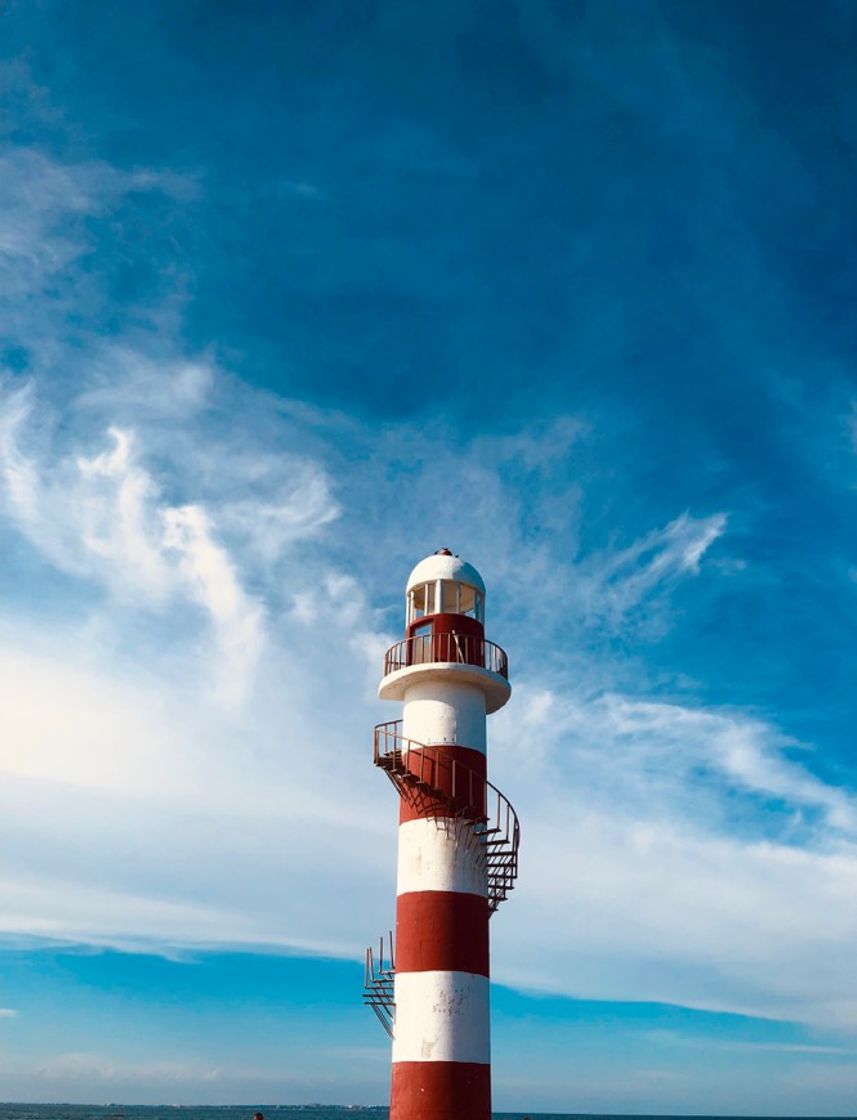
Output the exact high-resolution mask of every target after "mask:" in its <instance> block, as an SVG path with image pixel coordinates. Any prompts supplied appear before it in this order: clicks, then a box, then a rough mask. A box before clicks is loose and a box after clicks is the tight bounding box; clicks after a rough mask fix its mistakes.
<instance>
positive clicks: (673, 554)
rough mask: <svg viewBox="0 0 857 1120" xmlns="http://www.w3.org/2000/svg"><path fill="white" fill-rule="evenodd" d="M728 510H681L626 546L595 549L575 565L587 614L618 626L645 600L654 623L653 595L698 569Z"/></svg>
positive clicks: (720, 531) (723, 528)
mask: <svg viewBox="0 0 857 1120" xmlns="http://www.w3.org/2000/svg"><path fill="white" fill-rule="evenodd" d="M726 524H727V515H726V514H725V513H715V514H712V515H711V516H709V517H701V518H696V517H693V516H692V515H691V514H690V513H687V512H685V513H682V514H681V515H680V516H679V517H676V518H675V519H674V520H673V521H671V522H670V523H669V524H668V525H666V526H664V528H663V529H656V530H653V531H652V532H650V533H647V534H646V535H645V536H643V537H641V538H640V539H639V540H636V541H634V542H633V543H632V544H630V545H628V546H627V547H626V548H620V549H613V550H609V551H606V552H600V553H596V554H594V555H592V556H590V557H588V558H587V559H586V560H584V561H583V562H582V563H581V564H579V565H578V567H577V573H576V574H577V595H578V600H579V602H580V604H581V607H582V609H583V610H584V612H585V614H586V616H587V617H588V618H589V619H590V620H592V621H595V622H597V623H598V624H599V625H608V626H611V627H613V628H618V627H620V626H622V625H626V624H627V622H628V618H629V616H630V615H632V614H633V613H634V612H635V611H637V610H638V608H640V607H642V606H643V605H645V607H646V609H647V612H648V615H647V618H646V623H647V625H652V622H653V604H652V600H653V598H654V597H656V596H657V595H658V594H660V593H662V592H664V591H665V590H667V589H669V587H670V586H672V585H673V584H675V583H676V582H677V581H678V580H680V579H683V578H686V577H688V576H694V575H697V574H698V573H699V569H700V562H701V561H702V558H703V557H704V556H705V554H706V552H707V551H708V549H709V548H710V547H711V546H712V545H713V544H714V542H715V541H716V540H717V539H718V538H719V537H721V536H722V535H723V534H724V533H725V531H726Z"/></svg>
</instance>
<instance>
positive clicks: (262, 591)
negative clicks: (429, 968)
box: [0, 152, 857, 1064]
mask: <svg viewBox="0 0 857 1120" xmlns="http://www.w3.org/2000/svg"><path fill="white" fill-rule="evenodd" d="M3 167H5V169H6V171H7V172H8V177H7V179H6V181H5V183H4V189H5V190H6V191H7V192H9V193H8V200H9V202H10V204H11V205H10V213H11V217H10V218H9V219H8V222H7V223H6V224H4V225H3V226H0V269H6V271H7V274H8V275H9V277H10V278H11V283H10V285H9V287H8V288H7V289H6V298H7V300H8V303H7V307H10V308H12V310H13V316H12V318H13V320H14V325H15V330H17V331H18V332H19V334H20V335H21V337H22V338H24V339H26V340H30V339H35V340H38V339H40V338H41V339H43V340H46V341H43V342H42V343H38V344H37V343H36V342H34V344H33V345H34V350H35V351H36V353H35V358H34V364H33V369H34V372H32V374H31V375H30V379H29V382H28V383H27V384H26V385H25V384H22V383H21V381H20V379H19V378H17V377H15V378H12V377H10V378H9V379H8V380H7V381H5V382H4V383H3V385H2V397H0V484H2V499H0V517H2V523H0V528H2V531H3V532H4V533H5V534H7V537H6V539H8V540H11V539H12V537H13V536H14V537H15V540H16V541H21V540H22V541H26V542H28V546H29V547H30V548H31V549H32V554H33V556H34V557H37V558H38V559H39V561H40V563H41V565H42V566H46V567H49V568H51V569H53V570H55V571H59V572H62V573H65V575H66V576H67V577H68V584H67V596H68V598H67V602H66V604H65V607H64V610H63V611H56V612H54V611H52V610H51V608H50V604H48V603H45V602H43V601H42V597H41V590H42V588H41V585H40V584H39V582H38V580H39V577H38V574H37V573H36V574H34V575H33V577H32V580H33V582H32V584H26V586H24V585H22V586H20V587H19V588H17V589H16V591H17V593H16V596H15V598H14V601H9V602H8V603H6V604H4V611H3V613H2V614H0V766H2V768H3V772H4V781H3V783H2V784H0V800H2V802H3V812H2V814H0V820H2V822H3V823H2V828H3V830H4V832H5V835H4V838H3V842H2V848H3V850H4V853H8V858H7V857H5V856H4V870H3V883H2V887H1V888H0V889H2V896H3V905H2V906H0V929H3V930H5V931H6V932H13V933H16V934H39V935H43V936H46V937H51V938H56V939H63V938H69V939H79V940H82V941H89V942H91V943H94V944H114V945H117V946H121V947H131V946H134V945H135V944H136V945H139V944H141V943H143V942H145V943H146V944H147V945H161V946H162V947H163V951H169V947H170V946H171V945H175V944H177V943H179V944H192V943H197V944H211V943H214V942H218V941H219V942H220V943H230V944H240V945H245V946H246V945H256V946H259V947H264V946H269V945H279V946H282V945H290V946H292V947H298V948H301V949H305V950H307V951H309V950H312V949H315V950H317V951H325V952H330V953H337V954H348V953H349V952H352V951H353V952H354V954H355V955H357V953H359V951H360V946H361V945H362V944H363V943H364V941H368V940H370V939H372V938H373V937H374V936H375V934H376V932H377V930H378V929H382V928H386V926H387V924H388V922H389V920H390V917H391V909H392V906H393V885H392V880H393V874H394V859H393V854H392V849H391V848H390V843H391V840H392V837H393V835H394V827H395V825H394V822H395V809H396V807H395V804H394V802H393V801H392V800H391V797H390V794H389V791H388V789H387V786H386V784H385V783H383V782H382V781H381V780H380V775H379V774H376V773H373V770H372V767H371V765H370V757H371V752H370V728H371V725H372V723H373V722H375V721H376V720H377V719H379V718H382V715H383V716H389V715H391V714H392V712H384V713H382V712H380V711H379V708H378V705H376V703H375V701H374V698H373V689H374V683H375V681H376V679H377V674H378V668H379V663H380V656H379V655H380V653H381V651H382V650H383V647H384V643H385V641H386V640H388V639H392V638H394V637H396V636H398V632H399V630H400V625H401V601H400V598H399V595H400V590H401V589H400V588H399V587H398V586H397V585H396V583H395V579H396V575H395V573H397V572H398V573H400V574H401V577H402V579H404V576H405V575H406V573H407V570H408V567H409V566H410V564H412V563H413V562H414V561H415V560H416V559H418V557H419V555H420V554H422V553H426V552H429V551H431V550H433V549H434V548H436V547H438V546H439V545H440V544H446V543H449V544H451V545H453V546H455V547H456V549H457V550H461V551H462V552H466V553H468V555H469V556H470V557H471V558H472V559H473V560H474V561H475V562H476V563H477V564H478V565H479V566H480V568H481V569H482V570H483V574H484V575H485V576H486V579H487V580H488V583H489V590H490V597H489V604H488V609H489V618H491V619H492V626H494V621H493V620H496V619H504V620H505V621H506V623H507V626H508V627H509V630H510V632H509V635H508V637H509V641H510V643H514V644H515V646H516V650H515V652H516V655H518V656H519V657H520V659H521V661H522V662H523V663H524V664H525V665H526V666H528V668H527V669H525V671H524V673H523V674H522V675H521V676H519V677H516V679H515V689H516V691H515V696H514V699H513V702H512V705H511V706H510V707H509V708H508V709H507V710H505V711H504V712H503V713H502V714H501V715H500V716H498V717H496V718H495V719H493V720H492V749H493V750H494V756H493V763H492V765H493V766H494V767H495V776H496V779H497V782H498V785H500V786H501V787H504V788H505V790H506V792H507V793H508V794H509V795H510V796H511V797H512V799H513V800H514V801H515V803H516V805H517V807H518V809H519V812H520V814H521V818H522V821H523V825H524V849H523V858H522V878H521V882H520V886H519V888H518V890H517V891H516V894H515V896H513V900H512V901H510V903H509V904H508V906H507V907H506V909H505V913H504V914H503V920H502V924H501V926H500V927H498V933H497V937H496V941H495V950H496V952H495V963H496V972H497V975H498V977H499V978H500V979H505V980H507V981H509V982H512V983H516V984H520V985H525V986H531V987H534V988H540V989H553V990H557V991H562V992H564V993H567V994H571V995H585V996H593V997H598V998H616V999H657V1000H666V1001H674V1002H678V1003H684V1004H689V1005H693V1006H704V1007H712V1008H720V1009H731V1010H741V1011H746V1012H750V1013H754V1014H765V1015H775V1016H788V1017H792V1018H798V1019H807V1020H812V1021H816V1022H822V1021H823V1022H829V1023H832V1022H836V1023H843V1024H847V1025H849V1026H854V1025H855V1024H857V985H855V982H854V981H853V980H852V977H853V976H855V975H857V969H855V967H854V965H855V956H854V948H853V946H854V944H855V938H854V932H855V928H857V911H855V903H854V901H853V900H854V898H857V891H855V890H854V887H855V885H857V836H855V827H857V826H855V805H854V795H853V793H851V792H850V791H846V790H843V789H839V788H838V787H836V786H835V785H834V784H832V783H831V782H829V781H825V780H823V779H822V778H821V777H818V776H817V775H816V774H815V773H814V772H813V769H812V753H811V751H809V750H807V749H804V748H803V747H800V746H799V745H798V744H795V743H794V742H793V741H792V740H791V739H790V737H789V736H788V734H787V731H786V730H780V729H778V728H776V727H774V726H772V725H771V724H770V723H769V722H767V721H766V720H765V719H762V718H760V717H759V716H757V715H753V714H748V713H744V712H740V711H735V710H727V709H724V708H716V707H710V706H702V705H697V706H694V705H693V704H692V703H690V702H688V701H682V702H679V701H669V700H664V699H662V698H658V699H652V698H650V697H647V696H646V695H645V693H643V692H641V694H640V695H636V694H634V693H633V691H632V690H631V689H628V688H623V689H620V688H618V687H612V688H606V687H605V686H604V684H603V681H604V680H605V679H606V680H607V681H610V679H611V677H612V675H613V672H614V665H613V664H612V663H611V662H610V661H609V660H608V659H603V660H600V661H598V662H597V663H596V664H587V662H586V658H587V654H588V651H587V650H586V649H585V648H583V647H582V646H581V647H578V646H577V645H576V644H575V637H576V635H577V634H578V633H579V632H580V631H581V630H582V629H585V628H586V627H589V628H590V629H592V628H593V627H603V628H605V629H607V630H608V631H610V632H615V631H616V630H617V629H618V628H619V627H625V626H628V625H629V624H634V625H637V626H643V627H645V625H649V624H651V619H653V618H654V619H656V620H657V624H658V626H660V627H661V628H663V627H664V626H666V625H667V624H668V622H669V617H670V609H669V597H670V596H671V595H672V594H673V593H677V592H678V589H679V588H682V587H692V586H693V580H694V578H695V577H698V576H700V574H701V573H702V572H703V571H704V570H705V568H706V557H708V555H709V550H711V549H712V548H713V547H714V545H715V543H716V542H718V541H719V540H721V539H722V538H724V536H725V534H726V530H727V517H726V514H725V513H723V512H717V513H713V514H708V515H706V516H699V515H695V514H693V513H691V512H685V513H679V512H677V511H676V516H674V517H673V518H672V520H670V521H668V523H667V524H666V525H663V524H662V525H661V527H659V528H657V527H656V528H653V529H651V531H649V532H644V533H643V534H642V535H641V536H639V538H638V539H637V540H635V541H633V542H632V543H631V544H630V545H625V546H622V547H607V548H601V549H599V550H597V551H595V552H591V553H589V554H585V553H581V550H580V543H579V532H578V530H579V524H580V520H581V518H582V517H583V516H584V507H583V504H582V502H581V484H580V483H579V482H576V481H571V482H570V481H568V479H569V477H570V474H571V472H569V471H568V469H567V468H568V462H569V457H570V456H572V455H573V454H574V453H575V450H576V448H577V447H578V446H579V444H580V441H581V440H584V439H585V438H586V434H587V431H588V426H587V424H586V423H585V422H583V421H581V420H580V419H578V418H575V417H559V418H555V419H553V420H551V421H550V422H546V423H543V424H539V425H534V426H531V427H527V428H523V429H522V430H521V431H519V432H517V433H512V434H511V435H509V434H507V435H505V436H502V437H497V438H491V437H482V436H480V437H478V438H476V439H473V440H471V441H469V442H468V443H465V444H463V445H458V444H456V443H454V442H453V441H451V440H449V438H448V433H446V432H445V431H444V429H443V427H442V426H441V425H439V424H435V425H426V426H425V427H423V428H417V427H416V426H412V425H406V424H401V425H392V426H390V427H389V429H388V430H387V431H384V432H379V431H375V430H371V431H367V430H365V427H364V426H362V425H360V424H358V423H356V422H352V421H350V420H349V419H348V418H347V417H342V416H337V417H335V418H331V417H325V416H320V415H319V414H318V413H317V411H314V410H313V409H309V408H303V407H301V406H300V404H299V403H296V402H288V403H285V402H278V401H277V400H276V399H275V398H272V397H269V396H265V395H264V394H260V393H258V392H254V391H252V390H250V389H249V388H247V387H246V386H243V385H241V384H240V383H238V382H236V381H235V380H234V379H232V378H231V377H230V376H229V375H228V372H224V371H223V370H222V369H220V368H218V366H217V364H216V363H215V362H214V361H213V360H210V359H209V358H208V357H206V356H204V355H203V356H200V355H199V354H196V355H194V354H188V353H186V352H185V351H184V348H183V347H182V345H181V343H180V341H179V337H180V336H179V334H178V332H175V331H173V332H172V333H171V332H170V330H169V329H164V330H162V331H161V332H160V333H159V335H158V337H157V339H155V338H153V337H151V336H150V335H149V334H147V333H146V332H145V331H140V330H139V329H136V330H134V331H129V332H128V333H127V334H126V335H123V336H122V337H120V338H118V339H116V340H113V341H112V342H111V343H110V345H109V346H107V345H106V344H105V343H104V342H103V340H101V339H100V338H99V337H97V335H96V334H87V333H86V330H84V333H83V336H82V337H80V338H77V339H76V340H75V344H74V345H73V346H72V345H70V344H68V342H64V341H63V339H64V338H65V335H64V334H63V332H62V331H59V330H56V329H54V327H55V323H54V321H53V319H52V316H54V317H61V316H62V314H63V312H64V308H65V307H66V306H68V302H69V301H73V300H75V299H81V298H83V299H84V301H88V300H90V299H91V300H92V301H94V303H95V304H97V303H98V300H99V298H100V296H101V294H103V293H99V292H98V291H92V290H90V289H88V288H87V287H86V286H84V291H83V295H82V296H81V293H80V292H78V293H75V292H73V291H72V288H73V285H71V284H70V283H66V282H65V281H64V280H60V279H58V278H59V277H61V276H64V275H65V273H66V272H69V271H70V272H72V273H73V272H74V270H73V269H70V267H69V266H70V265H71V264H72V263H73V262H74V260H75V259H76V258H77V256H79V255H80V254H81V253H82V252H83V251H84V250H85V248H86V244H87V241H86V238H87V231H86V223H85V221H84V220H83V219H84V218H85V216H86V215H87V214H90V215H91V214H93V213H100V212H101V211H102V210H103V208H104V207H105V206H106V205H108V204H109V205H119V203H120V201H121V197H122V192H123V191H128V190H131V189H140V188H143V189H147V190H149V189H151V190H162V191H167V192H170V191H172V192H173V194H174V196H175V197H176V199H178V200H179V201H180V200H181V199H182V198H184V197H186V195H183V194H182V191H184V190H185V187H184V185H183V184H181V183H179V182H176V183H172V182H171V181H170V180H169V179H164V178H162V177H160V176H159V175H158V174H157V173H156V172H151V173H149V172H144V171H141V172H136V173H133V174H131V175H130V176H129V175H124V176H123V175H118V176H116V175H114V176H111V174H110V173H105V174H102V173H103V172H104V168H102V167H100V166H90V165H74V166H62V165H60V164H57V163H55V162H52V161H49V160H47V159H46V157H44V156H42V155H39V154H38V153H33V152H23V153H22V152H18V153H17V154H14V155H13V156H10V157H9V159H8V160H7V163H6V164H4V165H2V167H0V170H2V169H3ZM36 172H38V174H37V175H35V173H36ZM34 175H35V178H37V179H38V181H39V187H38V196H37V197H36V198H35V199H28V198H27V197H26V196H25V195H24V193H22V192H23V186H22V184H24V183H25V182H26V181H29V180H30V179H32V178H33V177H34ZM24 212H26V215H27V216H26V217H25V218H24V219H23V221H24V224H23V225H18V224H17V223H16V220H15V215H16V214H24ZM12 273H14V276H12ZM48 277H53V278H54V279H55V281H56V285H57V290H58V291H59V295H58V296H57V297H56V299H57V300H58V301H59V305H53V304H52V305H51V306H50V307H48V306H46V305H47V304H50V302H51V301H50V300H49V299H48V298H47V296H46V295H45V287H46V278H48ZM88 283H92V284H95V281H94V280H90V281H88ZM51 298H53V297H51ZM172 313H175V309H172ZM168 318H169V317H168V316H166V319H167V320H168ZM144 319H146V321H147V322H154V321H159V322H161V321H163V320H162V319H159V316H158V311H157V309H155V310H153V311H151V314H149V315H148V317H147V316H144ZM70 375H71V376H73V379H74V386H75V388H74V392H73V393H69V391H68V384H69V376H70ZM403 495H404V497H403ZM664 520H665V518H664ZM621 528H622V527H621V526H617V531H618V530H620V529H621ZM626 539H627V538H626ZM713 567H714V566H713V565H712V568H713ZM25 582H26V581H25ZM79 587H85V588H86V589H87V591H88V592H90V593H91V594H89V595H86V596H84V595H80V596H79V598H76V597H75V592H76V589H78V588H79ZM558 604H559V607H558ZM560 608H561V609H560ZM492 612H493V613H492ZM560 626H562V627H563V628H564V629H563V632H562V642H563V643H564V644H563V645H562V646H561V647H557V645H556V642H555V640H554V638H555V636H556V634H557V633H558V627H560ZM545 634H548V635H551V640H550V645H551V650H550V658H549V659H550V666H549V670H550V671H549V673H545V675H544V676H543V677H542V676H541V675H540V671H541V670H542V668H543V667H544V662H545V660H546V658H547V657H548V654H546V651H545V639H544V635H545ZM491 636H492V637H496V638H497V639H498V640H500V641H505V640H506V635H505V634H503V633H499V632H498V631H497V630H496V629H494V630H492V632H491ZM200 649H202V651H203V654H202V656H199V650H200ZM515 668H516V666H515V665H514V664H513V671H514V670H515ZM593 680H598V681H600V682H602V683H600V684H599V686H598V687H593V686H592V681H593ZM217 697H219V698H220V699H221V700H223V699H225V700H227V701H228V703H227V704H226V706H225V707H223V706H218V704H217V702H216V699H217ZM242 698H243V699H244V700H245V703H243V704H242V703H241V700H242ZM250 700H252V703H250V702H249V701H250ZM332 773H335V775H336V778H337V780H338V781H339V782H341V783H342V785H343V786H344V787H345V788H347V789H348V790H349V792H350V797H349V799H348V803H347V805H345V806H340V805H339V804H337V803H336V802H335V801H332V800H331V799H330V797H329V796H328V791H329V788H330V781H331V774H332ZM178 835H181V837H182V845H181V851H180V852H179V851H178V850H177V847H176V844H175V837H176V836H178ZM322 835H323V836H324V842H323V843H320V842H319V837H320V836H322ZM272 884H275V886H272ZM333 898H335V899H336V900H337V906H336V907H333V906H331V904H330V900H331V899H333ZM75 1060H77V1059H75ZM72 1064H73V1063H72Z"/></svg>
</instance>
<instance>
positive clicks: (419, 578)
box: [405, 552, 485, 595]
mask: <svg viewBox="0 0 857 1120" xmlns="http://www.w3.org/2000/svg"><path fill="white" fill-rule="evenodd" d="M437 579H449V580H457V581H458V582H459V583H466V584H467V586H468V587H475V588H476V589H477V590H478V591H481V592H482V594H483V595H484V594H485V584H484V583H483V582H482V576H480V574H479V573H478V572H477V571H476V569H475V568H474V567H473V565H472V564H468V563H467V561H466V560H462V559H461V557H460V556H451V555H447V554H446V553H443V552H435V553H434V555H433V556H427V557H426V558H425V560H420V562H419V564H417V566H416V567H415V568H414V570H413V571H412V572H411V574H410V575H409V576H408V586H407V588H406V589H405V590H406V593H407V592H408V591H410V590H411V588H412V587H418V586H419V585H420V584H421V583H431V582H432V581H434V580H437Z"/></svg>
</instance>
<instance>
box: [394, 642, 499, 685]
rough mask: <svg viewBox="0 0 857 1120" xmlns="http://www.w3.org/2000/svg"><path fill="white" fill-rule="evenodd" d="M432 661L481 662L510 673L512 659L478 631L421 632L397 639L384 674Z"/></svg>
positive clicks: (481, 667) (490, 667)
mask: <svg viewBox="0 0 857 1120" xmlns="http://www.w3.org/2000/svg"><path fill="white" fill-rule="evenodd" d="M433 662H444V663H449V662H453V663H456V664H461V665H478V666H479V668H480V669H489V670H490V671H491V672H492V673H498V674H499V675H500V676H501V677H506V678H507V679H508V676H509V659H508V657H507V656H506V651H505V650H504V649H501V648H500V646H498V645H495V644H494V642H489V641H488V640H487V639H486V638H479V637H477V636H476V635H475V634H455V633H451V634H449V633H447V634H419V635H417V636H415V637H413V638H403V639H402V641H401V642H396V644H395V645H394V646H390V648H389V649H388V650H387V652H386V653H385V654H384V676H386V675H387V674H388V673H394V672H395V671H396V670H397V669H405V668H407V667H408V666H410V665H430V664H432V663H433Z"/></svg>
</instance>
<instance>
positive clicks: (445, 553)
mask: <svg viewBox="0 0 857 1120" xmlns="http://www.w3.org/2000/svg"><path fill="white" fill-rule="evenodd" d="M435 556H452V553H451V552H450V551H449V549H448V548H439V549H438V550H437V552H436V553H435Z"/></svg>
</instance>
